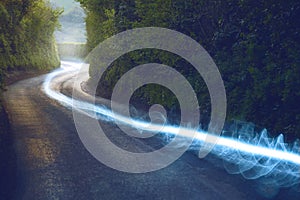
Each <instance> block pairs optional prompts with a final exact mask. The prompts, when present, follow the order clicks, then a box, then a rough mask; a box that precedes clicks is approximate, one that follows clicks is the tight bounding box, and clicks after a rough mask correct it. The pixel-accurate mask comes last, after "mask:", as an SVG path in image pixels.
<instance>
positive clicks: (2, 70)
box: [0, 0, 62, 87]
mask: <svg viewBox="0 0 300 200" xmlns="http://www.w3.org/2000/svg"><path fill="white" fill-rule="evenodd" d="M61 12H62V11H61V10H53V9H52V7H51V5H50V3H49V2H48V1H47V0H1V1H0V21H1V26H0V84H1V85H2V87H3V82H4V78H5V76H6V74H7V73H8V72H11V71H15V70H24V71H26V70H49V69H52V68H55V67H57V66H58V65H59V57H58V53H57V49H56V44H55V39H54V36H53V33H54V30H55V29H56V28H57V27H58V26H59V23H58V17H59V15H60V14H61Z"/></svg>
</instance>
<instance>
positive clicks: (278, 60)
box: [77, 0, 300, 139]
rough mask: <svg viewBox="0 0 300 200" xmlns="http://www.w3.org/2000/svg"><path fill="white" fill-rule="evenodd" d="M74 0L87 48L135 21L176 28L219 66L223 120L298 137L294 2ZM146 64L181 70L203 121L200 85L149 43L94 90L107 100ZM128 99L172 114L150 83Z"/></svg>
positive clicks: (298, 14) (298, 44)
mask: <svg viewBox="0 0 300 200" xmlns="http://www.w3.org/2000/svg"><path fill="white" fill-rule="evenodd" d="M77 1H78V2H80V3H81V6H82V7H83V8H84V9H85V10H86V12H87V17H86V26H87V37H88V38H87V45H88V49H89V50H92V49H93V48H94V47H96V46H97V44H99V43H100V42H101V41H103V40H105V39H106V38H108V37H110V36H112V35H113V34H116V33H118V32H122V31H124V30H128V29H132V28H135V27H147V26H158V27H165V28H170V29H173V30H177V31H180V32H182V33H184V34H187V35H188V36H190V37H192V38H193V39H195V40H196V41H198V42H199V43H200V44H201V45H203V46H204V47H205V49H206V50H207V51H208V52H209V53H210V55H211V56H212V57H213V59H214V61H215V62H216V64H217V66H218V67H219V69H220V72H221V74H222V77H223V80H224V82H225V87H226V92H227V98H228V112H227V119H228V120H231V119H238V120H244V121H250V122H254V123H255V124H257V125H258V126H261V127H266V128H267V129H268V130H270V131H271V133H276V134H279V133H285V134H286V135H287V136H288V139H289V138H290V139H294V138H295V137H298V138H300V123H299V120H300V106H299V101H300V90H299V86H300V79H299V75H300V56H299V55H300V20H299V19H300V2H299V1H298V0H286V1H277V0H269V1H264V0H257V1H243V0H212V1H206V0H127V1H117V0H115V1H112V0H77ZM149 62H158V63H164V64H166V65H169V66H172V67H174V68H175V69H177V70H178V71H180V72H181V73H182V74H183V75H185V77H186V78H187V79H188V80H189V81H190V83H191V85H192V86H193V87H194V89H195V91H196V93H197V95H198V99H199V102H200V105H201V115H202V123H203V124H205V123H207V122H208V121H209V113H210V99H209V93H208V91H207V89H206V85H205V83H204V82H203V81H202V79H201V77H200V76H199V75H197V73H196V72H195V70H193V68H192V67H191V66H190V65H189V63H187V62H186V61H184V60H182V59H180V58H178V57H177V56H176V55H173V54H170V53H168V52H162V51H157V50H151V49H150V50H143V51H135V52H131V53H129V54H126V55H124V56H122V57H121V58H119V59H118V60H117V61H116V62H114V63H113V64H112V66H111V67H110V69H109V70H108V71H106V73H105V74H106V76H105V78H103V79H102V80H101V82H100V83H99V87H98V94H99V95H101V96H104V97H107V98H109V97H110V95H111V93H112V89H113V87H114V84H115V83H116V82H117V80H118V79H119V77H121V76H122V74H124V73H125V72H126V71H128V70H129V69H131V68H132V67H134V66H137V65H138V64H143V63H149ZM91 68H92V69H93V68H94V69H95V68H97V65H96V64H93V65H92V66H91ZM91 71H93V70H91ZM92 77H93V76H92ZM166 97H167V98H166ZM134 98H136V99H137V100H138V101H140V102H143V103H145V104H147V105H151V104H153V103H160V104H162V105H164V106H166V107H167V108H168V109H169V111H174V112H175V113H176V112H179V108H178V103H177V101H176V97H174V95H172V93H171V92H170V91H168V90H167V89H165V88H163V87H160V86H158V85H148V86H145V87H143V88H141V89H139V90H138V91H137V92H136V93H135V96H134V97H133V99H134Z"/></svg>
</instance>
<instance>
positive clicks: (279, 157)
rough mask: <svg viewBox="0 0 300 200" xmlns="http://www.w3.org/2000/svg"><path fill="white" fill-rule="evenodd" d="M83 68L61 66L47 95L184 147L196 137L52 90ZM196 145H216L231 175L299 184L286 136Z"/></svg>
mask: <svg viewBox="0 0 300 200" xmlns="http://www.w3.org/2000/svg"><path fill="white" fill-rule="evenodd" d="M81 66H82V65H81V63H69V62H62V66H61V68H60V69H58V70H55V71H53V72H52V73H50V74H48V75H47V77H46V79H45V81H44V84H43V90H44V92H45V93H46V94H47V95H48V96H49V97H50V98H52V99H55V100H57V101H58V102H60V103H61V104H62V105H64V106H66V107H68V108H75V109H76V110H78V111H79V112H83V113H85V114H87V115H89V116H90V117H93V118H95V119H101V120H103V119H104V120H106V121H111V122H114V121H118V122H121V123H123V124H125V125H128V126H131V127H134V128H136V129H138V130H143V131H150V132H160V133H163V134H164V135H165V138H167V139H172V138H173V137H174V136H175V135H178V134H179V136H181V137H182V144H178V145H179V146H180V145H184V138H193V137H194V130H191V129H188V128H184V127H178V126H172V125H164V126H162V125H158V124H151V123H149V122H145V121H142V120H136V119H131V118H127V117H124V116H121V115H118V114H116V113H113V112H112V111H111V110H110V109H108V108H106V107H105V106H103V105H94V104H93V103H89V102H85V101H80V100H77V99H73V98H71V97H68V96H66V95H64V94H62V93H61V92H60V91H58V90H57V89H54V88H53V86H55V84H61V82H60V81H62V80H61V79H59V77H60V76H63V75H69V76H71V75H72V74H73V76H75V75H76V73H78V72H79V70H80V68H81ZM62 79H65V77H62ZM179 129H180V131H179ZM193 141H194V142H193V145H192V146H191V149H195V148H199V147H200V146H202V145H203V143H204V142H208V143H209V142H210V141H212V143H216V144H215V147H214V148H213V150H212V151H211V153H212V154H214V155H216V156H218V157H219V158H221V159H223V160H224V166H225V168H226V170H227V171H228V172H229V173H232V174H242V176H244V177H245V178H247V179H259V178H261V179H262V180H263V181H264V182H265V183H266V184H272V185H274V186H276V187H290V186H293V185H295V184H299V183H300V145H299V140H297V141H295V143H294V144H293V145H288V144H286V143H284V140H283V135H279V136H278V137H277V138H275V139H274V138H273V139H272V138H269V137H268V135H267V132H266V130H263V131H262V133H260V134H256V136H254V137H252V138H248V139H247V140H246V139H245V138H244V137H243V135H242V134H240V135H239V134H238V137H237V138H229V137H225V136H216V135H213V134H209V133H207V132H205V131H203V130H198V131H197V133H196V136H195V137H194V140H193Z"/></svg>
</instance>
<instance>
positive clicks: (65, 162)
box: [4, 75, 296, 200]
mask: <svg viewBox="0 0 300 200" xmlns="http://www.w3.org/2000/svg"><path fill="white" fill-rule="evenodd" d="M44 79H45V75H43V76H39V77H36V78H31V79H27V80H23V81H20V82H17V83H15V84H13V85H11V86H9V87H8V91H7V92H5V93H4V106H5V108H6V110H7V112H8V114H9V120H10V123H11V137H12V141H13V147H14V150H15V154H16V163H17V169H16V180H15V184H16V191H15V192H14V194H13V196H14V198H13V199H28V200H32V199H41V200H42V199H43V200H44V199H72V200H77V199H124V200H126V199H231V200H234V199H237V200H240V199H264V197H263V196H262V195H261V194H260V193H259V192H258V188H259V187H260V186H259V185H258V184H257V182H255V181H249V180H245V179H243V178H242V176H240V175H230V174H228V173H227V172H226V171H225V170H224V169H223V168H222V167H220V166H219V163H213V162H212V161H211V160H213V158H211V159H209V158H208V159H199V158H198V157H197V156H195V155H194V154H192V153H189V152H188V153H185V154H184V155H183V156H182V157H181V158H180V159H178V160H177V161H176V162H174V163H173V164H171V165H170V166H168V167H166V168H164V169H161V170H159V171H155V172H149V173H145V174H130V173H124V172H119V171H117V170H114V169H111V168H109V167H107V166H105V165H103V164H102V163H100V162H99V161H98V160H96V159H95V158H94V157H93V156H92V155H91V154H90V153H89V152H88V151H87V150H86V149H85V147H84V146H83V144H82V143H81V141H80V139H79V136H78V134H77V131H76V128H75V125H74V121H73V117H72V111H71V110H69V109H68V108H65V107H63V106H62V105H61V104H59V103H58V102H56V101H55V100H52V99H50V98H49V97H48V96H47V95H45V94H44V92H43V91H42V84H43V81H44ZM68 82H70V79H68V80H61V82H60V83H59V85H60V87H57V89H58V90H60V89H64V87H65V85H69V84H66V83H68ZM101 124H102V126H103V127H104V129H106V131H108V132H110V133H111V137H112V138H113V137H116V138H118V140H117V142H119V143H123V144H126V145H127V146H129V147H128V148H131V147H130V145H135V143H136V142H132V143H131V140H130V138H128V137H122V134H121V133H120V132H121V130H120V129H118V128H117V127H116V125H114V124H112V123H110V122H101ZM141 140H142V139H141ZM138 145H139V148H142V149H143V148H144V149H145V151H147V149H148V148H149V146H148V145H147V144H146V143H143V142H138ZM132 148H135V147H132ZM260 191H264V192H265V195H267V193H268V192H270V193H272V192H273V191H272V189H271V188H261V189H260ZM288 195H290V192H289V190H288V189H285V190H281V191H280V192H279V194H278V195H277V196H275V198H276V199H283V198H285V199H293V198H295V199H296V196H293V194H292V195H290V196H288ZM286 197H288V198H286Z"/></svg>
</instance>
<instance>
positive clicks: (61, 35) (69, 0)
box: [50, 0, 86, 43]
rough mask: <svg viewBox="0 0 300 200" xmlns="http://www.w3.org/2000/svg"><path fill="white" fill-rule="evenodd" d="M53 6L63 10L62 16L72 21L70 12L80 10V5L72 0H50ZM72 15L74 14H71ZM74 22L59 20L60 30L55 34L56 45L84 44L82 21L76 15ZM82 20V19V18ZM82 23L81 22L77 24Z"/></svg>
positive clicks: (84, 32) (84, 33)
mask: <svg viewBox="0 0 300 200" xmlns="http://www.w3.org/2000/svg"><path fill="white" fill-rule="evenodd" d="M50 2H51V3H53V4H54V5H55V6H57V7H60V8H64V13H63V14H62V15H70V13H71V17H68V18H67V19H72V17H73V16H74V15H73V14H72V12H71V11H74V10H77V11H78V9H81V7H80V4H79V3H78V2H75V1H73V0H50ZM73 13H74V12H73ZM75 17H76V20H70V21H68V20H66V18H65V20H63V19H62V18H61V19H60V23H61V29H60V30H57V31H56V32H55V37H56V41H57V42H58V43H85V42H86V28H85V23H84V19H82V20H79V19H78V15H77V16H74V18H75ZM82 18H84V17H82ZM78 21H82V22H78Z"/></svg>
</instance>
